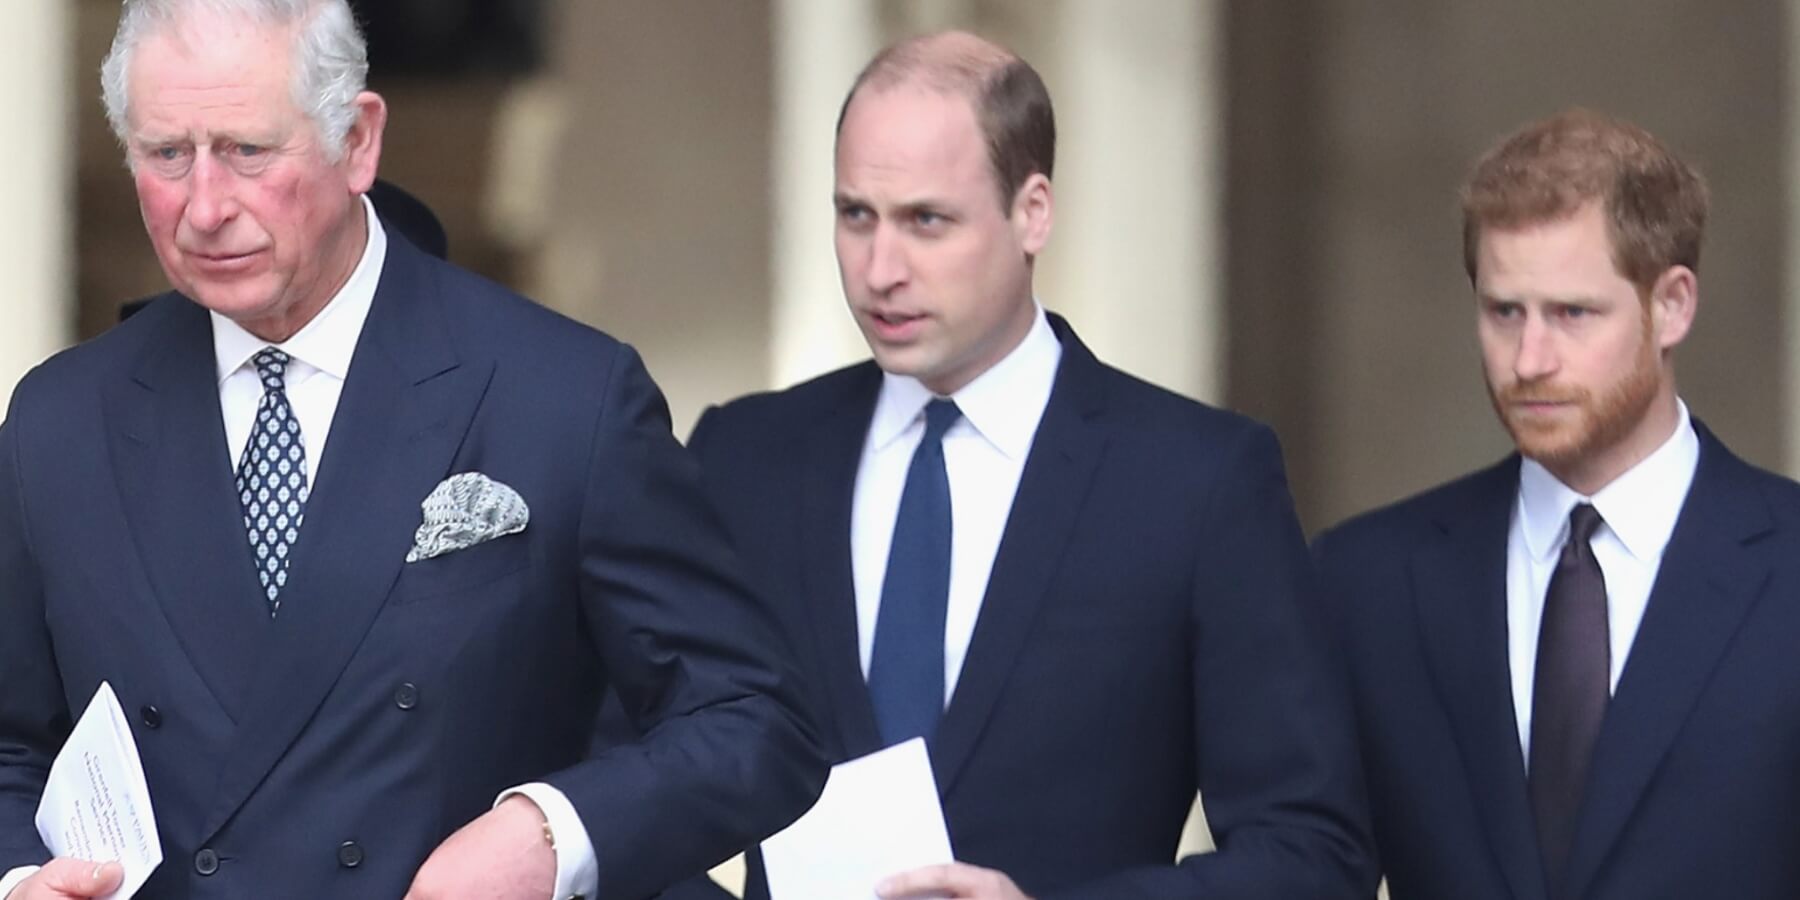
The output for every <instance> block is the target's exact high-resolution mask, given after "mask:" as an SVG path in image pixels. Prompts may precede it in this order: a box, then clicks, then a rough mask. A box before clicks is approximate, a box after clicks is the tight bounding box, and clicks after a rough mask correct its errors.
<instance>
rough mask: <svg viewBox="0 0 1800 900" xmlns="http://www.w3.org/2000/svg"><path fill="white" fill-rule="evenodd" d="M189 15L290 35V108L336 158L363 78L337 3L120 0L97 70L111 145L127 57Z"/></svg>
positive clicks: (361, 55)
mask: <svg viewBox="0 0 1800 900" xmlns="http://www.w3.org/2000/svg"><path fill="white" fill-rule="evenodd" d="M196 12H204V13H211V14H214V15H219V16H231V17H238V18H243V19H248V20H250V21H252V22H255V23H257V24H260V25H265V26H270V27H284V26H290V27H295V38H294V49H293V57H292V61H293V86H292V90H293V95H294V104H295V105H296V106H298V107H299V108H300V109H301V110H302V111H303V112H305V113H306V115H307V117H308V118H310V119H312V122H313V124H314V126H315V127H317V129H318V132H319V141H320V143H321V145H322V146H323V147H324V150H325V154H326V156H327V157H328V158H329V159H331V160H332V161H333V162H336V161H338V160H340V159H342V158H343V155H344V153H345V151H346V150H347V145H346V141H347V139H348V137H349V134H350V128H351V126H353V125H355V124H356V96H357V95H358V94H360V93H362V91H363V90H364V88H365V87H366V86H367V84H368V78H369V47H368V43H367V41H365V40H364V39H363V35H362V31H361V30H360V29H359V28H357V26H356V17H355V16H354V15H352V14H351V12H350V5H349V4H348V3H347V2H345V0H125V4H124V10H123V11H122V12H120V14H119V30H118V31H117V32H115V33H114V34H113V42H112V49H111V50H110V51H109V52H108V53H107V54H106V60H105V61H104V62H102V63H101V64H100V90H101V97H102V99H103V100H104V101H105V103H106V120H107V122H108V123H109V124H111V125H112V130H113V134H114V135H115V136H117V137H118V139H119V143H121V144H124V143H126V138H127V136H128V116H129V114H130V109H129V108H128V105H127V100H128V99H129V95H130V92H129V90H128V88H129V85H128V84H127V80H128V78H129V76H130V70H131V57H132V54H133V53H134V52H135V51H136V50H137V47H138V45H139V44H140V43H142V42H143V40H144V39H145V38H146V37H149V36H150V35H152V34H155V33H157V32H158V31H159V30H160V29H163V28H168V27H171V26H178V25H179V24H180V23H181V22H184V21H186V19H185V18H184V17H185V16H189V15H192V14H193V13H196Z"/></svg>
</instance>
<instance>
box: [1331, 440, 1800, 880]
mask: <svg viewBox="0 0 1800 900" xmlns="http://www.w3.org/2000/svg"><path fill="white" fill-rule="evenodd" d="M1695 427H1696V430H1697V431H1698V432H1699V435H1700V463H1699V468H1698V470H1697V472H1696V473H1695V476H1694V482H1693V486H1692V488H1691V489H1690V491H1689V493H1688V497H1687V501H1686V503H1685V505H1684V506H1683V507H1682V511H1681V516H1680V519H1679V520H1678V521H1677V523H1676V526H1675V531H1674V534H1673V537H1672V538H1671V540H1670V542H1669V545H1668V547H1667V549H1665V550H1664V551H1663V559H1662V567H1661V569H1660V570H1659V571H1658V573H1657V579H1656V584H1655V586H1654V587H1653V589H1652V591H1651V594H1650V601H1649V606H1648V607H1647V608H1646V610H1645V613H1644V618H1643V622H1642V624H1641V625H1640V626H1639V629H1638V632H1637V637H1636V639H1635V641H1634V642H1633V644H1632V648H1631V655H1630V656H1629V657H1628V658H1627V660H1626V663H1625V670H1624V673H1623V674H1622V675H1621V677H1620V679H1619V683H1618V686H1617V688H1616V690H1615V692H1614V695H1613V698H1612V701H1611V703H1610V705H1609V706H1608V707H1607V711H1606V718H1605V720H1604V721H1603V723H1602V725H1601V732H1600V737H1599V741H1598V743H1597V744H1596V746H1595V748H1594V760H1593V763H1592V765H1591V768H1590V773H1591V774H1590V776H1589V778H1590V782H1589V785H1588V788H1587V791H1586V794H1585V796H1584V797H1583V799H1582V801H1581V803H1582V806H1581V812H1580V814H1579V823H1578V825H1577V833H1576V837H1575V843H1574V847H1573V851H1572V857H1571V860H1570V873H1569V881H1568V883H1567V884H1565V885H1561V886H1559V887H1560V890H1558V889H1554V888H1552V887H1551V886H1549V885H1547V884H1546V879H1545V875H1544V872H1543V867H1542V865H1541V864H1540V862H1539V856H1538V850H1537V838H1536V831H1535V826H1534V825H1533V823H1532V817H1531V808H1530V804H1529V801H1528V800H1527V796H1526V786H1525V760H1524V755H1523V753H1522V751H1521V749H1520V747H1519V732H1518V728H1517V723H1516V721H1515V718H1514V714H1513V698H1512V688H1511V681H1510V668H1509V665H1508V662H1507V639H1506V542H1507V530H1508V527H1509V524H1510V522H1511V516H1512V511H1513V506H1514V504H1515V502H1516V499H1517V496H1518V484H1519V461H1518V458H1517V457H1513V458H1510V459H1507V460H1506V461H1504V462H1502V463H1500V464H1499V465H1496V466H1494V467H1493V468H1490V469H1487V470H1485V471H1483V472H1480V473H1477V474H1475V475H1471V476H1469V477H1467V478H1464V479H1462V480H1460V481H1456V482H1453V483H1451V484H1448V485H1445V486H1443V487H1439V488H1437V489H1435V490H1432V491H1429V492H1427V493H1425V494H1422V495H1420V496H1418V497H1415V498H1412V499H1410V500H1407V501H1405V502H1402V503H1400V504H1398V505H1395V506H1392V507H1389V508H1387V509H1383V510H1380V511H1377V512H1373V513H1369V514H1367V515H1364V516H1362V517H1360V518H1357V519H1355V520H1353V521H1351V522H1349V523H1347V524H1345V525H1343V526H1340V527H1339V528H1337V529H1335V530H1333V531H1331V532H1329V533H1328V534H1326V535H1324V536H1322V537H1321V538H1320V539H1319V541H1318V544H1317V548H1316V549H1317V553H1318V556H1319V560H1320V577H1321V579H1322V580H1323V581H1324V582H1325V585H1326V589H1327V590H1328V591H1329V592H1330V594H1331V595H1333V596H1332V600H1333V603H1334V608H1335V610H1336V612H1337V613H1338V615H1339V618H1340V620H1341V625H1340V629H1339V631H1340V633H1341V634H1342V635H1343V637H1344V640H1345V645H1346V650H1347V654H1348V658H1349V662H1350V666H1351V670H1352V673H1353V677H1352V682H1353V688H1354V690H1355V693H1356V703H1357V709H1358V713H1359V719H1360V724H1361V743H1362V751H1363V759H1364V762H1365V765H1366V766H1367V768H1368V781H1369V793H1370V805H1371V808H1372V810H1373V814H1374V824H1375V838H1376V845H1377V847H1378V848H1379V851H1380V854H1381V862H1382V866H1383V868H1384V869H1385V871H1386V874H1387V877H1388V883H1389V887H1390V890H1391V894H1392V896H1393V898H1394V900H1418V898H1440V897H1457V898H1465V900H1503V898H1504V900H1545V898H1562V897H1581V898H1586V900H1647V898H1662V897H1667V898H1691V897H1730V898H1733V900H1757V898H1768V900H1776V898H1787V900H1791V898H1794V897H1800V485H1796V484H1794V483H1793V482H1791V481H1789V480H1787V479H1785V478H1780V477H1778V476H1775V475H1771V474H1769V473H1767V472H1763V471H1760V470H1757V469H1755V468H1752V467H1751V466H1749V465H1747V464H1745V463H1744V462H1743V461H1741V460H1739V459H1738V458H1737V457H1735V456H1733V455H1732V454H1731V453H1730V452H1729V451H1728V450H1726V449H1725V446H1724V445H1723V444H1721V443H1720V442H1719V441H1718V439H1716V438H1715V437H1713V436H1712V435H1711V434H1710V433H1708V432H1707V431H1706V429H1705V428H1703V427H1700V426H1699V425H1698V424H1697V423H1696V426H1695Z"/></svg>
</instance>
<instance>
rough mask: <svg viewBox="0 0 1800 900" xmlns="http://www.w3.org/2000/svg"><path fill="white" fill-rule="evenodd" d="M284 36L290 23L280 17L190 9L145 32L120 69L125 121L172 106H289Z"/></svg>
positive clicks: (224, 111)
mask: <svg viewBox="0 0 1800 900" xmlns="http://www.w3.org/2000/svg"><path fill="white" fill-rule="evenodd" d="M292 37H293V35H292V31H291V29H289V28H286V27H283V26H280V25H270V24H264V23H260V22H255V21H251V20H247V19H244V18H242V17H228V16H222V15H217V14H212V15H204V16H202V15H195V16H190V17H187V18H186V19H184V20H181V21H177V22H172V23H168V24H167V25H165V26H163V27H161V28H158V29H156V30H154V31H152V32H150V33H149V34H147V35H146V36H145V37H144V39H143V40H142V42H140V43H139V45H138V46H137V48H136V50H135V51H134V52H133V54H132V57H131V64H130V68H129V69H128V70H127V73H126V86H127V90H128V92H129V94H130V97H131V104H130V110H131V119H132V125H133V127H141V126H143V125H144V124H146V123H147V122H148V121H150V120H153V119H157V118H159V117H167V116H169V115H176V114H179V115H180V116H182V117H186V118H194V117H202V118H203V117H207V116H211V115H229V114H240V115H241V114H243V113H246V112H250V111H255V112H260V113H262V114H266V115H270V116H278V115H285V114H287V113H289V112H291V111H293V110H294V109H295V108H296V105H295V97H294V89H293V81H292V78H291V77H290V75H291V69H290V58H291V56H292V49H293V40H292Z"/></svg>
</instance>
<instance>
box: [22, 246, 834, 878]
mask: <svg viewBox="0 0 1800 900" xmlns="http://www.w3.org/2000/svg"><path fill="white" fill-rule="evenodd" d="M228 456H229V454H228V451H227V449H226V444H225V432H224V430H223V426H222V424H221V418H220V413H219V399H218V388H217V379H216V374H215V369H214V362H213V351H212V338H211V325H210V322H209V320H208V317H207V315H206V313H205V311H204V310H202V309H201V308H200V307H199V306H197V305H195V304H194V303H192V302H189V301H188V300H186V299H184V298H182V297H179V296H173V295H171V296H167V297H165V298H162V299H159V300H158V301H156V302H154V303H152V304H151V305H150V306H149V307H148V308H146V309H145V310H144V311H143V312H142V313H140V314H139V315H137V316H135V317H133V318H132V319H131V320H130V321H128V322H125V323H123V324H121V325H120V326H118V327H117V328H115V329H114V330H113V331H111V332H109V333H107V334H105V335H103V336H101V337H99V338H97V339H95V340H94V341H91V342H89V343H87V344H84V345H82V346H78V347H75V348H73V349H71V350H68V351H66V352H63V353H60V354H58V355H57V356H55V357H53V358H52V359H50V360H49V361H48V362H46V363H44V364H43V365H42V366H40V367H38V368H37V369H36V370H34V371H33V372H32V373H31V374H30V375H29V376H27V378H26V379H25V380H24V381H23V383H22V384H21V385H20V387H19V388H18V390H17V392H16V394H15V396H14V399H13V403H12V407H11V411H10V414H9V415H8V417H7V420H6V422H5V425H4V426H3V427H0V686H3V689H0V869H5V868H10V867H13V866H16V865H20V864H35V863H40V862H42V861H44V859H45V858H46V857H47V853H46V851H45V849H44V846H43V844H42V843H40V842H39V840H38V838H37V835H36V833H35V830H34V828H33V826H32V821H31V819H32V811H33V807H34V806H35V804H36V803H37V800H38V796H39V793H40V791H41V788H42V786H43V783H44V778H45V774H46V768H47V766H48V764H49V762H50V760H51V758H52V756H54V754H55V753H56V751H57V749H58V747H59V745H60V743H61V741H62V740H63V738H64V736H65V735H66V733H67V730H68V728H69V727H70V723H71V717H72V716H73V715H78V714H79V713H80V712H81V710H82V709H83V708H84V706H85V704H86V703H87V701H88V699H89V697H91V696H92V694H93V692H94V690H95V688H96V687H97V686H98V685H99V683H100V682H101V681H102V680H106V681H109V682H111V683H112V685H113V687H114V688H115V689H116V691H117V692H118V695H119V698H120V700H121V701H122V702H123V704H124V706H125V708H126V709H127V711H128V712H129V714H130V715H131V717H132V719H133V720H134V721H133V729H134V732H135V736H136V739H137V742H138V746H139V748H140V750H141V753H142V756H143V761H144V766H145V769H146V774H147V776H148V780H149V787H150V792H151V795H152V798H153V800H154V803H155V806H156V811H157V824H158V827H159V828H160V829H161V833H162V839H163V849H164V852H165V856H166V860H165V862H164V863H163V865H162V867H161V868H160V869H159V870H158V871H157V873H156V875H155V876H154V878H153V879H152V880H151V882H150V883H149V885H148V886H147V887H146V889H145V891H144V893H142V894H140V896H142V897H151V898H166V897H252V896H254V897H296V898H301V897H304V898H322V897H373V898H378V897H398V896H400V895H401V894H402V893H403V892H404V891H405V888H406V885H407V883H408V882H409V881H410V879H411V877H412V875H413V873H414V872H415V871H416V869H417V867H418V866H419V864H420V863H421V862H422V861H423V860H424V859H425V857H426V855H427V854H428V853H430V851H431V850H432V849H433V848H434V847H435V846H436V845H437V844H438V843H439V841H441V840H442V839H443V838H444V837H445V836H447V835H448V834H449V833H450V832H451V831H453V830H454V829H456V828H457V827H459V826H461V825H462V824H464V823H466V822H468V821H469V820H471V819H473V818H475V817H476V816H477V815H479V814H480V813H482V812H483V811H485V810H486V809H487V808H488V806H489V804H491V803H492V802H493V800H494V798H495V795H496V794H497V793H498V792H499V791H501V790H503V789H505V788H507V787H510V786H513V785H517V784H520V783H523V782H529V781H536V780H542V781H547V782H548V783H550V784H551V785H553V786H555V787H557V788H559V789H560V790H562V791H563V792H564V793H565V794H566V795H567V796H568V797H569V798H570V800H571V801H572V802H573V803H574V805H575V808H576V810H577V811H578V812H579V813H580V815H581V818H582V820H583V822H584V823H585V824H586V827H587V830H588V832H589V834H590V835H591V837H592V840H593V843H594V846H595V849H596V851H597V853H598V857H599V863H600V885H601V891H600V894H601V896H603V897H640V896H645V895H648V894H651V893H653V892H655V891H656V890H658V889H660V888H662V887H664V886H665V885H667V884H668V883H670V882H672V881H675V880H677V879H679V878H683V877H686V876H688V875H691V874H693V873H696V872H699V871H702V870H704V869H705V868H706V867H707V866H708V865H711V864H713V863H716V862H717V861H719V860H720V859H722V858H724V857H725V856H728V855H729V854H730V853H732V852H734V851H735V850H736V849H737V848H739V847H741V846H742V845H744V844H745V843H747V842H750V841H753V840H757V839H759V838H760V837H762V836H764V835H766V834H768V833H769V832H771V831H773V830H775V829H776V828H779V827H780V826H781V825H783V824H785V823H786V822H787V821H788V820H790V819H791V818H793V817H794V816H796V815H798V814H799V813H800V812H801V811H802V810H803V809H805V808H806V806H807V805H808V803H810V802H811V799H812V798H813V797H814V796H816V793H817V790H818V787H819V785H820V784H821V783H822V779H823V771H824V770H823V762H822V759H821V757H820V755H819V751H818V749H817V746H816V743H815V741H814V739H813V736H812V729H811V726H810V725H809V724H808V722H807V720H806V718H805V716H804V714H803V710H802V707H801V703H800V702H799V699H798V698H797V696H796V694H795V693H794V685H793V682H792V677H791V674H790V672H789V671H788V670H787V669H786V668H785V663H783V662H781V661H782V660H784V659H786V657H787V653H786V651H785V650H784V649H783V648H782V646H781V643H780V640H781V639H780V637H779V635H778V633H777V632H776V631H775V629H774V628H772V627H771V619H770V616H769V613H768V609H767V607H766V606H765V605H763V604H762V603H760V602H759V601H757V600H755V599H753V597H752V595H751V594H750V593H749V591H748V590H747V589H746V588H744V586H743V581H742V579H741V577H740V569H739V563H738V561H737V559H736V557H735V554H734V553H733V552H732V550H731V549H730V547H729V544H728V541H727V539H726V538H725V536H724V534H723V532H722V530H721V529H720V527H719V522H718V519H717V516H716V515H715V514H714V513H713V512H712V510H711V508H710V507H709V505H708V504H707V503H706V502H705V500H704V497H703V496H702V493H701V491H700V490H699V481H698V471H697V469H696V467H695V466H694V465H693V462H692V460H691V458H690V457H689V456H688V455H687V454H686V452H685V451H683V450H682V449H681V447H680V446H679V445H678V444H676V443H675V441H674V440H673V438H672V437H671V436H670V434H669V426H668V418H667V412H666V409H665V407H664V404H663V401H662V397H661V394H660V393H659V392H658V391H657V390H656V387H655V386H654V384H652V382H651V381H650V378H649V376H648V375H647V374H646V373H645V371H644V368H643V366H642V364H641V363H640V362H639V360H638V357H637V356H636V354H635V353H634V352H633V351H632V350H631V349H630V348H628V347H626V346H624V345H622V344H619V343H618V342H616V341H614V340H612V339H611V338H608V337H606V336H605V335H602V334H600V333H599V332H596V331H593V330H591V329H589V328H586V327H585V326H581V325H578V324H576V323H574V322H571V321H569V320H567V319H564V318H562V317H560V316H557V315H555V314H553V313H551V312H549V311H547V310H545V309H543V308H541V307H538V306H536V305H534V304H532V303H530V302H529V301H527V300H524V299H522V298H520V297H517V296H514V295H512V294H510V293H508V292H506V291H504V290H502V289H501V288H498V287H496V286H494V285H492V284H489V283H487V282H484V281H481V280H480V279H477V278H475V277H474V276H471V275H469V274H467V273H465V272H463V271H461V270H459V269H456V268H454V267H452V266H450V265H448V264H445V263H443V262H440V261H438V260H435V259H431V258H429V257H427V256H425V255H424V254H423V253H421V252H419V251H418V250H417V249H415V248H413V247H412V246H411V245H410V244H408V243H406V241H404V240H403V239H399V238H397V237H394V236H390V244H389V247H388V255H387V261H386V265H385V267H384V269H383V272H382V275H381V280H380V286H379V288H378V290H377V292H376V296H375V300H374V305H373V307H372V308H371V310H370V312H369V317H368V320H367V324H366V326H365V327H364V329H363V332H362V335H361V338H360V340H359V342H358V344H357V347H356V351H355V356H354V358H353V361H352V363H351V366H350V371H349V375H348V378H347V380H346V382H345V385H344V390H343V395H342V398H341V400H340V402H339V405H338V407H337V413H336V419H335V421H334V423H333V425H332V433H331V435H330V440H329V443H328V444H327V446H326V449H325V453H324V457H323V459H322V460H321V465H320V467H319V473H318V477H317V479H316V483H315V484H314V490H313V492H312V496H311V499H310V501H309V503H308V507H307V510H306V521H305V525H304V527H303V528H302V530H301V532H300V538H299V542H298V544H297V545H296V547H295V549H294V553H293V557H292V567H291V573H290V574H291V577H290V580H289V582H288V584H287V587H286V588H285V590H284V592H283V596H282V601H283V602H282V605H281V613H280V616H279V617H278V618H275V619H271V618H270V617H269V614H268V607H267V606H266V604H265V603H264V601H263V600H262V599H261V595H260V589H259V587H258V585H257V582H256V576H255V574H254V571H253V569H252V565H251V561H250V555H249V549H248V543H247V539H246V537H245V534H244V528H243V524H242V514H241V511H240V509H239V506H238V501H237V499H236V496H235V492H234V488H233V485H232V467H233V461H232V460H230V459H229V458H228ZM470 471H479V472H482V473H485V474H487V475H488V476H490V477H492V478H494V479H496V480H498V481H501V482H504V483H506V484H508V485H510V486H512V487H513V488H515V489H516V490H517V491H518V492H519V493H520V494H521V495H522V496H523V497H524V499H525V501H526V502H527V504H529V506H530V510H531V519H530V525H529V526H528V527H527V528H526V529H525V531H524V532H522V533H520V534H516V535H512V536H508V537H503V538H499V539H496V540H492V541H489V542H486V543H483V544H479V545H476V546H474V547H471V548H469V549H465V550H461V551H456V552H452V553H449V554H446V555H443V556H440V557H436V558H433V559H429V560H425V561H422V562H417V563H407V562H405V561H404V560H405V558H406V555H407V551H408V549H409V548H410V547H411V546H412V542H413V533H414V530H415V529H416V528H417V527H418V525H419V524H420V519H421V510H420V501H422V500H423V499H424V498H425V497H426V495H427V494H429V493H430V492H431V490H432V488H433V487H434V486H436V485H437V484H438V483H439V482H440V481H441V480H442V479H444V478H445V477H447V476H449V475H451V474H453V473H459V472H470ZM607 685H611V686H612V687H613V688H614V689H616V691H617V693H618V694H619V695H620V696H621V697H622V698H623V700H624V705H625V708H626V710H627V711H628V713H629V715H630V716H631V717H632V718H633V719H634V720H635V721H636V722H637V723H638V724H639V725H640V726H641V727H642V728H643V729H644V730H645V731H646V732H647V734H648V737H647V738H646V740H645V741H644V742H643V743H642V744H641V745H628V746H621V747H617V748H614V749H612V750H611V751H609V752H607V753H604V754H602V755H598V756H596V757H592V758H587V756H588V754H587V749H588V740H589V736H590V733H591V731H592V726H593V717H592V712H591V711H592V710H593V709H594V708H595V707H596V705H597V703H598V698H599V696H600V693H601V691H602V690H603V689H604V688H605V687H606V686H607ZM345 842H353V843H354V845H355V849H356V850H357V852H355V853H350V852H346V853H343V854H340V853H339V852H338V848H339V847H340V845H341V844H344V843H345ZM201 851H210V852H209V853H208V854H207V856H208V857H209V858H216V859H217V860H218V862H217V866H216V871H215V872H212V873H211V874H202V872H201V871H200V870H202V869H207V868H212V867H211V866H209V865H197V859H198V856H197V854H199V853H201ZM358 857H360V858H358ZM350 861H355V863H356V864H355V865H354V866H353V867H352V866H351V865H349V862H350Z"/></svg>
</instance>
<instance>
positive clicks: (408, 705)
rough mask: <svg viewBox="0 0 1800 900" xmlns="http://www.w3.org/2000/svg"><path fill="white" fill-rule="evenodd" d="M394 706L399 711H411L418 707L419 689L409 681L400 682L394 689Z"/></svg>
mask: <svg viewBox="0 0 1800 900" xmlns="http://www.w3.org/2000/svg"><path fill="white" fill-rule="evenodd" d="M394 705H395V706H398V707H400V708H401V709H412V708H413V707H415V706H418V705H419V687H418V685H415V684H413V683H412V682H410V681H402V682H400V686H399V687H397V688H394Z"/></svg>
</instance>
